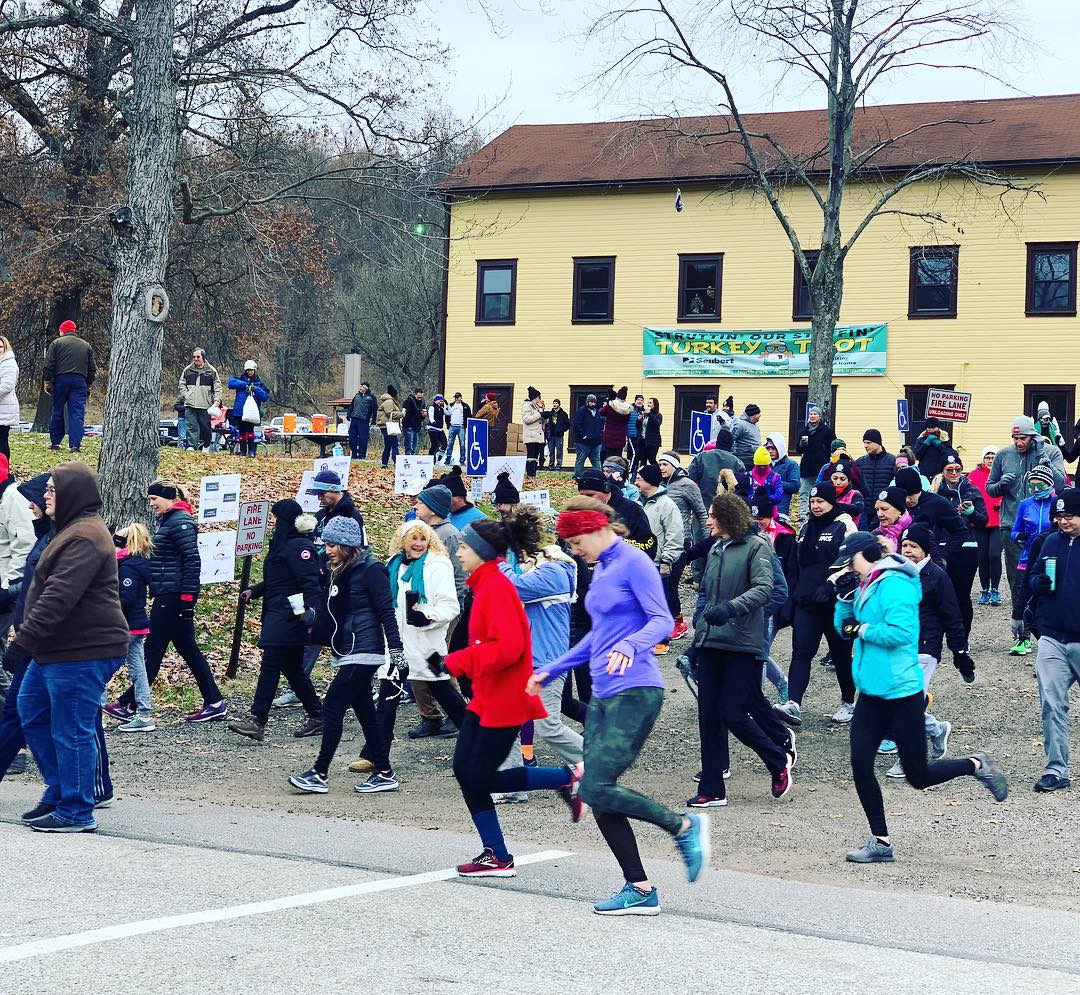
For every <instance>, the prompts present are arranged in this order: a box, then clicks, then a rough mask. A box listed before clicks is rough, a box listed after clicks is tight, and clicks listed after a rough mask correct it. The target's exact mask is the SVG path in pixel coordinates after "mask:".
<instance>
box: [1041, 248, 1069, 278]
mask: <svg viewBox="0 0 1080 995" xmlns="http://www.w3.org/2000/svg"><path fill="white" fill-rule="evenodd" d="M1069 260H1070V255H1069V253H1068V252H1037V253H1036V254H1035V279H1036V280H1068V279H1069Z"/></svg>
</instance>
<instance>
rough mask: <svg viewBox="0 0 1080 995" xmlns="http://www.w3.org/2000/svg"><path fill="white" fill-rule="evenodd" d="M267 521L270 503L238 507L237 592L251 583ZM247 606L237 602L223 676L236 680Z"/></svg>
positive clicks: (264, 540) (242, 602) (256, 502)
mask: <svg viewBox="0 0 1080 995" xmlns="http://www.w3.org/2000/svg"><path fill="white" fill-rule="evenodd" d="M269 520H270V502H269V501H246V502H244V503H243V504H241V505H240V517H239V520H238V522H237V529H236V555H237V556H239V557H241V558H242V559H243V561H244V563H243V566H241V568H240V591H241V592H243V591H246V590H247V589H248V584H249V583H250V581H251V561H252V558H253V557H256V556H258V555H259V553H261V552H262V551H263V547H264V546H265V545H266V523H267V522H268V521H269ZM246 612H247V602H246V601H244V600H243V599H242V598H241V597H240V596H239V594H238V595H237V598H236V624H235V625H234V626H233V638H232V649H231V651H230V652H229V667H228V669H227V670H226V671H225V676H226V677H229V678H232V677H235V676H236V669H237V667H238V666H239V664H240V638H241V636H242V635H243V633H244V615H245V614H246Z"/></svg>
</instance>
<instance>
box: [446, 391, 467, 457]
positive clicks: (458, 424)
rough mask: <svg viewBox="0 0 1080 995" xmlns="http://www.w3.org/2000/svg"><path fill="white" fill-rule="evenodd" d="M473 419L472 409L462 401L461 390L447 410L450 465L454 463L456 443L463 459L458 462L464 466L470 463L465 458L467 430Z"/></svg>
mask: <svg viewBox="0 0 1080 995" xmlns="http://www.w3.org/2000/svg"><path fill="white" fill-rule="evenodd" d="M471 417H472V408H470V407H469V406H468V405H467V404H466V403H465V402H464V401H463V400H462V399H461V391H460V390H459V391H458V392H457V393H455V394H454V400H453V402H452V403H451V404H450V405H449V407H447V409H446V418H447V424H448V426H449V432H448V434H447V443H446V462H447V464H448V465H449V464H450V463H453V462H454V443H455V442H456V443H457V445H458V452H459V453H460V454H461V459H460V460H459V461H458V462H460V463H461V465H462V466H465V465H466V464H467V463H468V460H467V459H466V457H465V428H466V426H467V425H468V422H469V419H470V418H471Z"/></svg>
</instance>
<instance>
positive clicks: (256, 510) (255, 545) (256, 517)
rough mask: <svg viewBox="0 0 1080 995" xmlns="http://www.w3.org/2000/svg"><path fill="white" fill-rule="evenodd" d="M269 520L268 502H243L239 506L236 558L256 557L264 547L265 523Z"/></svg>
mask: <svg viewBox="0 0 1080 995" xmlns="http://www.w3.org/2000/svg"><path fill="white" fill-rule="evenodd" d="M269 520H270V502H269V501H245V502H244V503H243V504H242V505H240V518H239V519H238V521H237V525H236V547H235V550H234V551H235V554H236V555H237V556H258V555H259V553H261V552H262V551H263V547H264V546H265V545H266V523H267V522H268V521H269Z"/></svg>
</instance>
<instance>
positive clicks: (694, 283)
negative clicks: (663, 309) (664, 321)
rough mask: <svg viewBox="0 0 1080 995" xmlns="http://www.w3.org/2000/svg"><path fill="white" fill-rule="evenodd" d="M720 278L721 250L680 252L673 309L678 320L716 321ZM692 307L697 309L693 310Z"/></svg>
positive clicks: (720, 287) (722, 278)
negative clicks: (677, 291)
mask: <svg viewBox="0 0 1080 995" xmlns="http://www.w3.org/2000/svg"><path fill="white" fill-rule="evenodd" d="M710 270H711V271H712V272H711V273H710ZM723 280H724V254H723V253H722V252H710V253H693V254H690V253H679V299H678V301H677V303H676V311H675V313H676V315H677V316H678V318H677V320H679V321H687V322H706V321H719V320H720V300H721V295H722V290H723ZM694 307H698V308H700V310H697V311H695V310H693V308H694Z"/></svg>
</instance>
